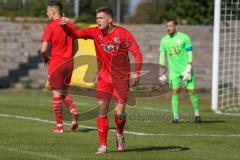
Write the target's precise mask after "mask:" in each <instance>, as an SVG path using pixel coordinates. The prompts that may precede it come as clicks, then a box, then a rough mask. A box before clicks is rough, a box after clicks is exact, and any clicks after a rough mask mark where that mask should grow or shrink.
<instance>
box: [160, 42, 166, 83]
mask: <svg viewBox="0 0 240 160" xmlns="http://www.w3.org/2000/svg"><path fill="white" fill-rule="evenodd" d="M159 53H160V55H159V78H158V79H159V81H160V82H165V81H166V80H167V76H166V67H165V60H166V50H165V47H164V42H163V41H162V40H161V42H160V47H159Z"/></svg>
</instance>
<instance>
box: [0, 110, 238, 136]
mask: <svg viewBox="0 0 240 160" xmlns="http://www.w3.org/2000/svg"><path fill="white" fill-rule="evenodd" d="M0 117H5V118H15V119H22V120H30V121H36V122H43V123H48V124H55V121H50V120H46V119H41V118H35V117H25V116H17V115H9V114H0ZM64 125H67V126H70V125H71V123H64ZM79 127H80V128H85V129H93V130H97V128H96V127H92V126H85V125H79ZM109 131H111V132H115V130H114V129H110V130H109ZM124 133H125V134H129V135H136V136H169V137H240V134H199V133H187V134H169V133H144V132H135V131H124Z"/></svg>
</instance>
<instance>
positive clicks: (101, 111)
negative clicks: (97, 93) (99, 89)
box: [97, 101, 108, 116]
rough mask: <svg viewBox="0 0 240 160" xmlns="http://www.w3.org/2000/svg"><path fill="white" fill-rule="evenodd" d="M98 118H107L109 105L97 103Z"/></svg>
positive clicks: (102, 102) (101, 102)
mask: <svg viewBox="0 0 240 160" xmlns="http://www.w3.org/2000/svg"><path fill="white" fill-rule="evenodd" d="M97 104H98V116H105V115H107V113H108V103H107V102H104V101H97Z"/></svg>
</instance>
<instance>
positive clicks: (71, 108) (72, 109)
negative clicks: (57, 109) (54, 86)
mask: <svg viewBox="0 0 240 160" xmlns="http://www.w3.org/2000/svg"><path fill="white" fill-rule="evenodd" d="M63 102H64V103H65V104H66V106H67V107H68V109H69V111H70V113H71V114H73V113H74V112H75V111H76V106H75V104H74V102H73V100H72V97H71V96H70V95H66V96H63Z"/></svg>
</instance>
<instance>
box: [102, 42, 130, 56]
mask: <svg viewBox="0 0 240 160" xmlns="http://www.w3.org/2000/svg"><path fill="white" fill-rule="evenodd" d="M118 40H119V39H116V41H118ZM114 41H115V40H114ZM131 45H132V43H131V42H130V41H128V40H123V41H120V40H119V41H118V43H116V42H115V43H113V42H108V43H105V44H101V47H102V49H103V51H104V52H110V53H116V52H118V51H127V50H129V48H130V47H131Z"/></svg>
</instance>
